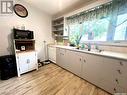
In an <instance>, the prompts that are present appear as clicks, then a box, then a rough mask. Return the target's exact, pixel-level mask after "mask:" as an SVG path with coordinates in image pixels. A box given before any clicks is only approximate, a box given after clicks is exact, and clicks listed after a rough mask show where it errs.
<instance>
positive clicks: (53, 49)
mask: <svg viewBox="0 0 127 95" xmlns="http://www.w3.org/2000/svg"><path fill="white" fill-rule="evenodd" d="M48 58H49V60H50V61H52V62H54V63H56V47H52V46H48Z"/></svg>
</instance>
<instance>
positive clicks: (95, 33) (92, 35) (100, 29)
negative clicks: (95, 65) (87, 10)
mask: <svg viewBox="0 0 127 95" xmlns="http://www.w3.org/2000/svg"><path fill="white" fill-rule="evenodd" d="M108 26H109V20H108V19H107V18H104V19H100V20H93V21H86V22H84V23H83V33H84V34H83V36H82V38H81V42H84V41H106V38H107V33H108Z"/></svg>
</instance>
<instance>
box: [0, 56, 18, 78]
mask: <svg viewBox="0 0 127 95" xmlns="http://www.w3.org/2000/svg"><path fill="white" fill-rule="evenodd" d="M16 75H17V68H16V59H15V56H14V55H6V56H1V57H0V76H1V79H2V80H6V79H9V78H11V77H14V76H16Z"/></svg>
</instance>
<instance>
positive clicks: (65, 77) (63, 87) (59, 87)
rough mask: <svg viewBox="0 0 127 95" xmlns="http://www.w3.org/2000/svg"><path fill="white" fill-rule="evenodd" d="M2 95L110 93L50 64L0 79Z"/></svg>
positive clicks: (0, 92) (84, 94)
mask: <svg viewBox="0 0 127 95" xmlns="http://www.w3.org/2000/svg"><path fill="white" fill-rule="evenodd" d="M0 95H109V94H108V93H106V92H104V91H102V90H101V89H99V88H97V87H95V86H93V85H92V84H90V83H88V82H86V81H85V80H83V79H81V78H79V77H77V76H75V75H74V74H72V73H70V72H68V71H66V70H64V69H62V68H60V67H58V66H57V65H54V64H49V65H46V66H43V67H41V68H40V69H39V70H38V71H33V72H30V73H27V74H24V75H22V76H21V77H20V78H18V77H15V78H11V79H9V80H6V81H0Z"/></svg>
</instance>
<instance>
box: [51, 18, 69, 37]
mask: <svg viewBox="0 0 127 95" xmlns="http://www.w3.org/2000/svg"><path fill="white" fill-rule="evenodd" d="M52 34H53V37H54V38H55V39H67V38H68V28H67V25H66V20H65V18H64V17H60V18H57V19H54V20H52Z"/></svg>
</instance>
